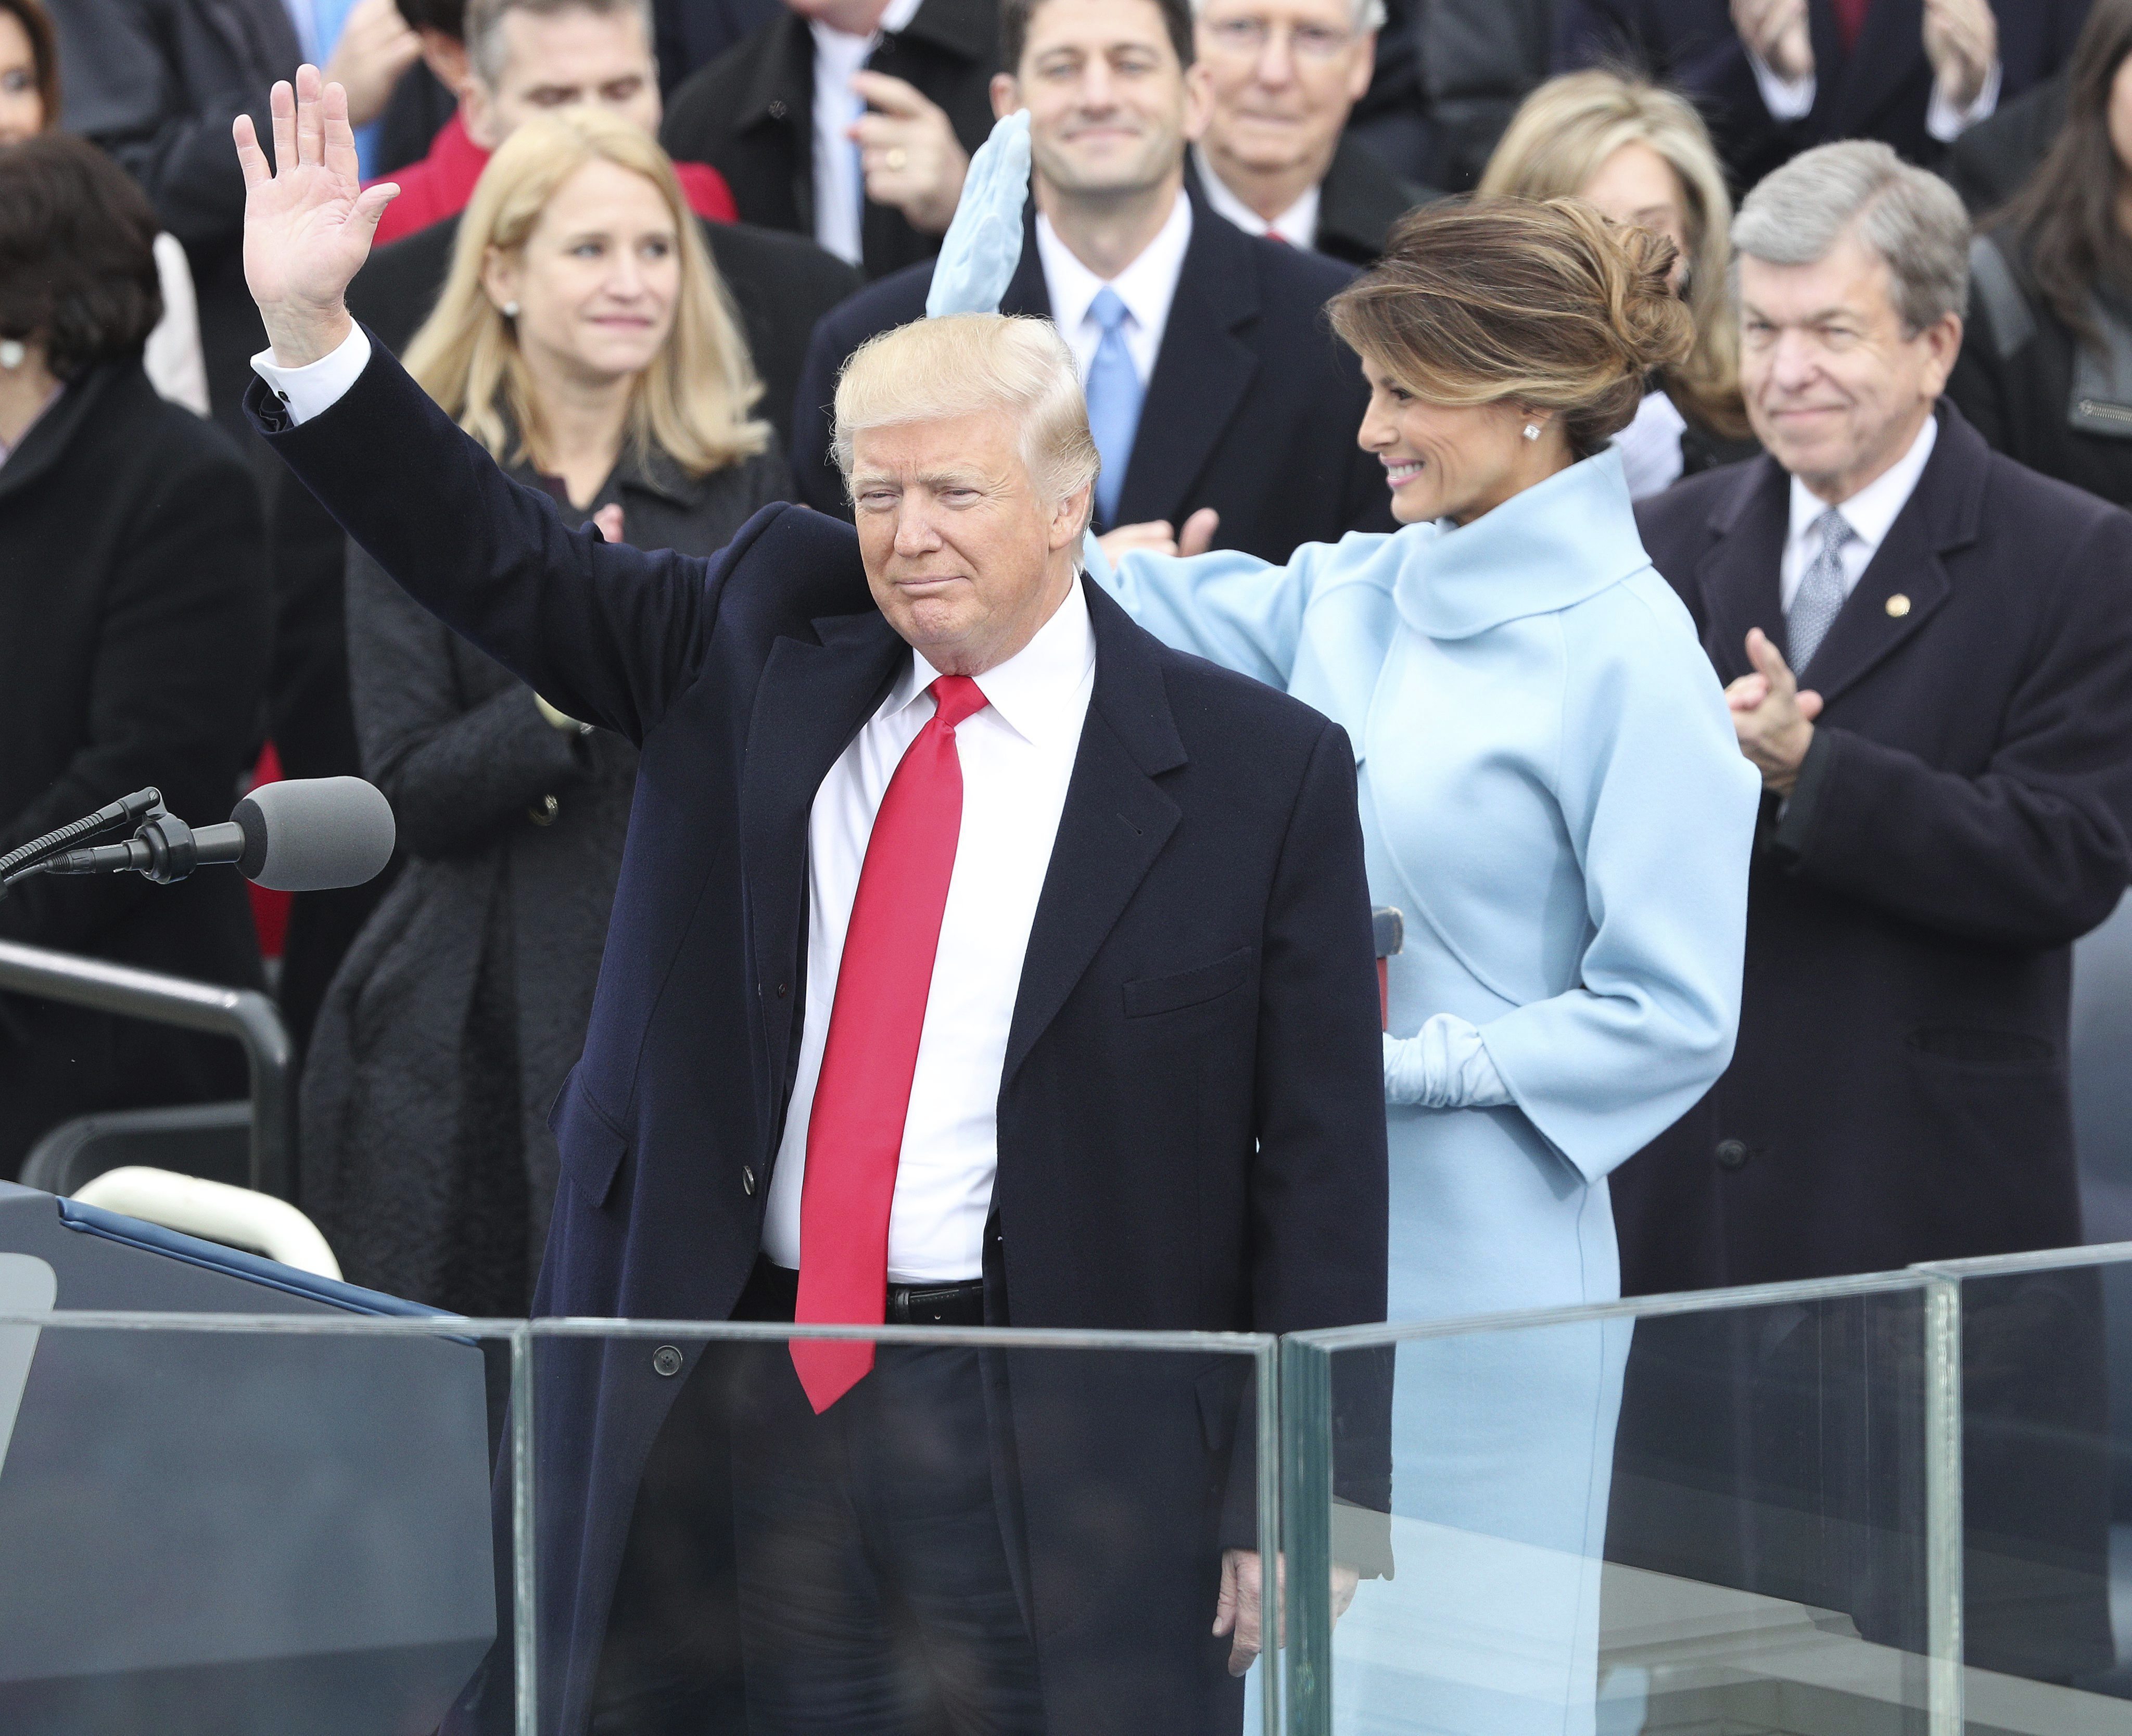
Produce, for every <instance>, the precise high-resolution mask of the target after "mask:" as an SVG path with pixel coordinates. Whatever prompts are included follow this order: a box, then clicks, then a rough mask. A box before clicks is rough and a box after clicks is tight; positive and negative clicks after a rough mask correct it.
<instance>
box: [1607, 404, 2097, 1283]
mask: <svg viewBox="0 0 2132 1736" xmlns="http://www.w3.org/2000/svg"><path fill="white" fill-rule="evenodd" d="M1939 415H1940V418H1941V421H1940V431H1939V438H1938V444H1937V445H1935V447H1934V449H1933V454H1932V457H1931V459H1930V460H1929V462H1928V464H1926V466H1925V469H1924V474H1923V476H1922V477H1921V478H1919V481H1918V487H1917V489H1916V492H1915V493H1914V494H1913V495H1912V496H1911V498H1910V500H1909V504H1908V505H1907V506H1905V507H1904V509H1903V511H1902V512H1901V513H1900V515H1899V516H1898V517H1897V518H1896V520H1895V522H1894V526H1893V527H1892V528H1891V529H1890V531H1889V533H1888V536H1887V539H1886V541H1884V542H1883V543H1882V544H1881V545H1880V549H1879V551H1878V552H1877V553H1876V554H1875V556H1874V558H1873V561H1872V564H1871V565H1870V566H1868V567H1867V568H1866V572H1865V574H1864V575H1863V576H1862V577H1861V579H1860V580H1859V583H1858V588H1857V589H1856V592H1854V593H1853V594H1852V596H1851V600H1850V602H1849V603H1848V604H1846V605H1845V607H1844V610H1843V613H1841V615H1839V616H1838V617H1837V621H1836V624H1835V626H1834V627H1833V628H1831V629H1830V632H1829V634H1828V637H1827V640H1826V641H1824V642H1823V643H1822V647H1821V649H1820V650H1819V651H1818V652H1817V653H1816V654H1815V656H1814V659H1813V662H1812V663H1811V664H1810V665H1809V666H1808V667H1807V668H1806V670H1804V671H1803V672H1802V674H1801V676H1800V679H1801V682H1802V685H1804V686H1807V687H1809V688H1812V689H1813V690H1817V691H1818V692H1819V693H1820V694H1821V695H1822V698H1823V699H1824V700H1826V701H1827V710H1826V711H1825V712H1824V713H1823V714H1822V719H1821V721H1820V723H1819V724H1817V726H1816V733H1815V739H1814V745H1813V749H1812V751H1811V752H1810V753H1809V754H1808V759H1807V762H1806V764H1805V766H1804V767H1803V769H1802V772H1801V773H1800V777H1799V780H1798V786H1797V788H1796V790H1795V791H1794V792H1793V796H1792V797H1791V800H1790V801H1789V805H1786V806H1785V808H1784V811H1783V815H1782V818H1781V819H1779V818H1778V817H1777V815H1776V805H1775V803H1774V802H1773V801H1771V802H1767V803H1765V810H1764V820H1763V827H1762V832H1761V835H1760V839H1759V841H1758V844H1757V848H1756V850H1755V860H1754V867H1753V870H1752V874H1753V878H1752V879H1751V881H1750V888H1749V894H1748V903H1747V954H1746V973H1745V984H1744V988H1743V993H1742V1002H1741V1017H1740V1040H1739V1046H1738V1048H1737V1050H1736V1052H1735V1054H1734V1056H1733V1060H1732V1065H1731V1068H1730V1069H1728V1070H1726V1074H1725V1075H1724V1077H1723V1078H1721V1080H1719V1081H1718V1082H1717V1085H1716V1086H1715V1087H1713V1088H1712V1090H1711V1092H1710V1094H1709V1095H1708V1096H1707V1098H1706V1099H1704V1100H1703V1102H1702V1104H1699V1105H1698V1106H1697V1108H1695V1109H1693V1110H1692V1111H1691V1112H1690V1113H1688V1116H1687V1117H1686V1118H1684V1119H1683V1120H1682V1121H1681V1122H1680V1123H1678V1125H1677V1126H1676V1127H1674V1128H1673V1129H1672V1130H1671V1131H1670V1132H1668V1133H1667V1134H1665V1135H1664V1137H1661V1138H1660V1139H1659V1140H1658V1141H1657V1142H1654V1144H1653V1145H1652V1146H1651V1147H1649V1149H1648V1150H1647V1151H1645V1152H1643V1153H1641V1154H1640V1155H1639V1156H1637V1157H1635V1158H1632V1159H1631V1160H1630V1161H1629V1162H1628V1163H1627V1164H1626V1165H1625V1166H1623V1167H1622V1169H1621V1171H1619V1172H1618V1173H1617V1174H1616V1176H1615V1180H1614V1209H1615V1215H1616V1220H1617V1222H1618V1223H1619V1224H1620V1226H1621V1277H1622V1285H1623V1288H1624V1289H1625V1290H1626V1291H1630V1293H1632V1294H1633V1293H1648V1292H1651V1291H1673V1290H1696V1289H1706V1288H1711V1287H1714V1286H1721V1285H1728V1284H1753V1283H1761V1282H1769V1281H1774V1280H1777V1279H1784V1278H1806V1277H1822V1276H1824V1275H1827V1274H1829V1273H1834V1272H1878V1271H1882V1270H1885V1269H1888V1268H1891V1267H1902V1266H1907V1265H1909V1264H1910V1263H1911V1262H1914V1261H1919V1260H1945V1259H1956V1258H1962V1257H1965V1256H1967V1255H1971V1254H1992V1253H2010V1252H2013V1251H2014V1250H2017V1249H2023V1248H2061V1247H2065V1246H2068V1245H2070V1244H2072V1243H2077V1242H2078V1241H2079V1240H2080V1238H2081V1227H2080V1202H2079V1192H2078V1188H2077V1185H2076V1177H2075V1172H2074V1162H2073V1144H2072V1107H2071V1104H2070V1101H2069V1099H2068V1096H2067V1085H2066V1027H2067V1016H2068V984H2069V982H2070V970H2071V956H2072V954H2071V949H2072V942H2073V941H2074V940H2076V939H2077V938H2078V937H2079V936H2080V935H2083V934H2085V933H2086V932H2087V931H2088V930H2090V929H2091V928H2093V927H2094V926H2096V924H2097V923H2099V922H2101V921H2102V919H2103V918H2104V917H2106V916H2108V915H2109V914H2110V911H2112V910H2113V909H2114V908H2115V906H2116V904H2117V901H2118V898H2119V897H2120V894H2121V893H2122V892H2124V890H2125V883H2126V880H2127V878H2128V874H2132V847H2128V844H2127V839H2126V834H2127V830H2128V826H2132V514H2127V513H2126V512H2124V511H2122V510H2121V509H2120V508H2117V507H2111V506H2109V505H2107V504H2106V503H2103V502H2101V501H2100V500H2097V499H2096V498H2094V497H2093V496H2091V495H2088V494H2084V493H2081V492H2080V491H2079V490H2078V489H2076V488H2068V487H2067V486H2066V485H2065V484H2063V483H2058V482H2054V481H2052V480H2050V479H2049V478H2045V477H2042V476H2038V475H2037V474H2035V473H2034V471H2031V470H2028V469H2024V468H2023V467H2022V466H2021V465H2019V464H2015V463H2014V462H2013V461H2012V460H2010V459H2006V458H2004V457H2002V456H2000V454H1997V453H1995V452H1993V451H1992V450H1990V448H1989V447H1988V446H1986V445H1985V443H1984V441H1983V440H1982V439H1981V437H1979V435H1977V433H1976V430H1974V429H1973V428H1971V426H1969V425H1968V424H1967V423H1966V421H1963V420H1962V416H1961V415H1960V414H1959V412H1957V411H1954V410H1953V409H1952V407H1951V406H1942V409H1941V410H1940V411H1939ZM1789 488H1790V479H1789V477H1787V476H1786V474H1784V471H1783V469H1780V468H1779V465H1778V464H1776V462H1775V460H1774V459H1769V458H1767V457H1765V458H1760V459H1755V460H1754V461H1753V462H1752V463H1750V464H1741V465H1736V466H1732V467H1731V468H1729V469H1722V470H1716V471H1712V472H1711V473H1710V474H1707V476H1702V477H1697V478H1694V479H1693V481H1690V482H1688V483H1683V484H1681V485H1680V486H1679V487H1678V488H1674V489H1673V490H1671V491H1670V492H1669V493H1665V494H1662V495H1660V496H1659V497H1657V498H1654V499H1652V500H1649V501H1646V502H1645V503H1643V504H1642V505H1641V506H1640V507H1638V509H1637V518H1638V521H1639V522H1640V524H1641V526H1642V528H1643V533H1644V545H1645V547H1646V548H1648V549H1649V551H1650V555H1651V560H1652V561H1653V563H1654V565H1656V566H1657V567H1658V569H1659V571H1660V572H1661V573H1663V574H1664V575H1665V576H1666V577H1667V579H1669V580H1670V581H1671V582H1672V583H1673V585H1674V587H1675V588H1676V589H1678V590H1679V592H1680V594H1681V595H1682V597H1683V599H1685V600H1686V602H1687V604H1688V607H1689V608H1690V609H1691V610H1692V611H1693V613H1694V616H1695V618H1696V620H1697V623H1698V624H1699V625H1700V627H1701V628H1702V635H1703V644H1704V646H1705V648H1706V649H1707V651H1708V652H1709V653H1710V656H1711V660H1712V661H1713V662H1714V663H1715V664H1716V665H1717V672H1718V675H1719V676H1720V677H1721V678H1722V679H1723V680H1727V681H1729V680H1732V679H1733V678H1734V677H1736V676H1741V675H1744V674H1745V673H1747V672H1748V669H1749V665H1748V663H1747V660H1746V651H1745V638H1746V636H1747V630H1748V629H1749V628H1752V627H1760V628H1762V629H1763V630H1764V631H1765V632H1768V633H1769V635H1770V636H1771V637H1773V638H1774V640H1775V641H1776V642H1777V643H1778V644H1779V645H1782V644H1783V643H1784V616H1783V613H1782V610H1781V608H1780V607H1779V600H1778V577H1777V573H1778V560H1779V553H1780V551H1781V547H1782V544H1783V541H1784V536H1785V533H1786V529H1787V527H1788V523H1789Z"/></svg>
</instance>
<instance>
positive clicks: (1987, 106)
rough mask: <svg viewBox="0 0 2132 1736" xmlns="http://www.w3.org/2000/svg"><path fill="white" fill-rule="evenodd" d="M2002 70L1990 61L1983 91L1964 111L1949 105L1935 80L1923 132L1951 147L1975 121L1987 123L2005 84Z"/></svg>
mask: <svg viewBox="0 0 2132 1736" xmlns="http://www.w3.org/2000/svg"><path fill="white" fill-rule="evenodd" d="M2003 83H2005V68H2004V67H2003V66H2001V65H2000V64H1999V62H1998V61H1996V60H1994V61H1993V62H1992V63H1991V70H1990V71H1989V72H1987V73H1986V74H1985V75H1984V88H1983V89H1981V90H1980V91H1978V92H1977V93H1976V101H1975V102H1973V103H1971V104H1970V105H1969V106H1968V107H1967V108H1956V107H1955V106H1954V104H1953V103H1950V102H1949V101H1948V100H1947V98H1946V96H1945V95H1944V94H1942V92H1941V90H1940V88H1939V81H1938V79H1934V80H1933V94H1932V102H1931V104H1930V105H1929V106H1928V108H1926V110H1925V131H1926V132H1929V133H1930V134H1931V135H1932V136H1933V137H1934V138H1936V139H1938V141H1939V142H1940V143H1942V145H1951V144H1952V143H1953V142H1955V141H1956V140H1957V139H1958V138H1960V137H1962V134H1963V133H1965V132H1968V131H1969V129H1970V128H1971V127H1974V126H1975V125H1976V123H1978V122H1979V121H1988V120H1990V118H1991V116H1992V113H1993V111H1994V110H1995V109H1996V108H1998V106H1999V88H2000V85H2001V84H2003Z"/></svg>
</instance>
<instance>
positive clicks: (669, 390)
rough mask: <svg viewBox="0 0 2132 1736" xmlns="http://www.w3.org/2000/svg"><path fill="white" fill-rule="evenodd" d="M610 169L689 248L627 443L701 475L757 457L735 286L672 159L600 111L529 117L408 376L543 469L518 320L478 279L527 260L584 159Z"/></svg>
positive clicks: (467, 422) (411, 352)
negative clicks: (552, 204)
mask: <svg viewBox="0 0 2132 1736" xmlns="http://www.w3.org/2000/svg"><path fill="white" fill-rule="evenodd" d="M593 162H609V163H612V164H614V165H615V166H617V168H622V169H627V170H628V171H631V173H632V174H636V175H641V176H643V177H644V178H645V180H647V181H649V182H651V185H653V186H654V187H655V188H656V189H658V190H659V194H660V198H662V199H663V200H665V204H666V209H667V210H668V211H669V212H670V214H672V216H673V219H674V227H675V235H676V239H677V241H678V243H679V247H680V262H681V277H680V292H679V296H678V297H677V298H676V302H675V310H674V328H673V330H672V331H671V332H670V334H668V336H667V339H666V343H665V348H664V349H662V350H661V351H660V354H659V356H658V358H656V359H655V361H654V362H653V363H651V365H650V366H649V367H647V368H645V369H644V371H643V372H642V373H640V374H639V375H638V376H637V377H636V382H635V383H634V385H633V386H632V387H631V391H630V398H629V421H628V438H629V440H630V442H631V447H632V449H633V450H634V451H635V452H636V456H637V457H638V459H640V461H641V460H642V459H647V458H649V457H650V456H651V454H652V453H653V452H660V453H663V454H665V456H666V457H668V458H669V459H672V460H673V461H674V462H675V464H679V466H680V467H681V468H682V469H684V470H685V471H687V472H689V474H691V475H697V476H700V475H702V474H704V473H705V472H707V471H711V470H717V469H723V468H724V467H725V466H726V465H727V464H734V463H737V462H738V461H739V460H740V459H744V458H750V457H752V456H753V455H754V454H756V453H758V452H761V450H763V449H764V448H765V447H766V445H768V444H769V440H770V429H769V426H768V425H767V424H766V423H764V422H761V421H756V420H754V419H753V418H752V417H751V416H750V414H749V412H750V411H751V410H752V409H753V408H754V406H755V402H756V400H757V399H758V398H760V397H761V396H762V382H761V381H760V380H758V379H757V378H756V373H755V365H754V363H752V362H751V360H750V359H749V357H748V353H747V344H746V342H745V341H744V340H743V339H742V337H741V334H740V324H739V321H738V320H737V319H736V318H735V316H734V314H733V311H732V304H731V302H730V301H729V300H728V299H727V293H726V286H725V284H724V282H723V280H721V279H720V277H719V276H718V267H715V266H714V265H713V264H712V263H711V256H710V251H709V249H708V248H706V247H705V246H704V244H703V235H702V233H701V232H700V231H699V228H698V227H697V224H696V219H695V218H694V215H693V214H691V212H690V211H689V205H688V201H687V200H686V199H685V198H684V196H683V195H682V192H681V184H680V182H679V180H676V179H675V175H674V166H673V164H672V163H671V162H670V161H669V160H668V159H667V156H666V153H665V151H661V150H660V148H659V147H658V145H657V144H656V143H655V142H653V141H652V140H651V138H649V137H646V135H645V134H644V133H643V132H640V131H639V130H638V129H637V128H636V127H632V126H631V125H630V124H629V123H627V122H626V121H623V120H621V119H618V118H616V117H615V116H613V115H611V114H607V113H604V112H603V111H602V110H599V109H597V108H572V109H569V110H566V111H564V113H559V114H554V115H545V116H543V117H541V118H540V119H538V120H534V121H529V122H527V123H526V124H525V125H524V126H522V127H520V128H519V129H518V130H517V131H516V132H513V133H512V134H511V137H509V138H507V139H506V140H505V141H504V142H503V144H502V147H501V148H500V149H499V150H498V151H497V153H496V155H495V156H492V157H491V158H490V159H489V161H488V166H487V168H485V169H484V170H483V171H482V176H481V180H480V181H479V182H478V184H477V185H476V186H475V188H474V190H473V200H471V201H470V202H469V203H468V205H467V209H466V215H465V216H464V217H463V219H460V222H459V238H458V241H457V242H456V243H455V244H454V248H453V251H452V268H451V272H450V275H449V276H448V277H446V278H445V280H444V292H443V293H442V294H441V295H440V296H439V297H438V298H437V307H436V311H435V313H433V314H431V315H430V317H429V318H428V319H427V320H425V321H424V322H423V325H422V329H420V331H419V332H417V333H416V334H415V338H414V341H413V342H412V343H411V344H409V345H408V346H407V357H406V362H407V371H408V373H411V374H412V375H414V377H415V381H416V382H417V383H418V384H419V385H420V387H422V389H423V390H424V391H425V392H428V393H429V394H430V397H433V398H435V400H436V401H437V402H438V403H439V404H441V405H442V406H444V411H445V413H446V414H447V415H449V416H451V417H452V418H453V419H454V421H457V422H458V423H459V426H461V427H462V428H463V429H465V430H466V431H467V432H468V434H470V435H473V437H474V438H475V439H476V440H479V441H480V442H481V443H482V445H484V446H486V447H487V449H488V450H489V452H490V454H491V455H492V456H493V457H494V458H496V459H497V460H498V461H499V462H501V463H505V464H510V463H515V462H516V461H518V460H519V459H526V460H528V461H530V462H531V463H533V464H540V463H541V462H542V461H543V459H544V457H545V440H546V430H545V426H544V424H543V422H542V419H541V416H540V405H539V402H537V400H536V399H535V397H534V394H533V383H532V377H531V374H530V373H528V372H527V370H526V358H525V357H524V355H523V354H522V353H521V351H520V349H519V347H518V337H517V333H516V329H515V328H514V326H513V325H512V323H511V321H510V320H507V319H506V318H505V317H504V315H503V313H502V310H501V309H499V308H498V307H497V305H496V304H495V303H494V302H492V301H490V300H489V297H488V293H487V290H485V289H484V288H483V285H482V272H483V267H484V266H485V265H486V263H487V257H488V255H489V253H490V252H491V251H492V250H493V251H495V252H498V253H502V254H504V255H507V256H511V255H516V254H521V253H522V252H524V250H525V248H526V243H527V241H528V240H530V239H531V237H532V235H533V233H534V231H535V229H536V228H539V227H540V218H541V214H542V213H543V212H544V211H545V210H546V209H547V207H548V202H549V201H550V200H552V199H553V198H554V197H555V194H556V192H557V191H558V190H559V189H560V188H561V187H562V185H563V184H564V182H566V181H567V180H569V178H570V177H571V176H574V175H575V174H576V173H577V172H578V171H579V170H580V169H582V168H583V167H584V166H586V165H587V164H588V163H593Z"/></svg>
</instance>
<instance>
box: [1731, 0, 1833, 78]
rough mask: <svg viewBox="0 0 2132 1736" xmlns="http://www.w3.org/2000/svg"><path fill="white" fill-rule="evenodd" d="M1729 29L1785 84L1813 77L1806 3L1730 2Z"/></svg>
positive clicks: (1788, 0)
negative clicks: (1737, 34) (1730, 23)
mask: <svg viewBox="0 0 2132 1736" xmlns="http://www.w3.org/2000/svg"><path fill="white" fill-rule="evenodd" d="M1732 27H1733V28H1734V29H1735V30H1736V31H1739V32H1740V40H1741V41H1742V42H1745V44H1746V45H1747V46H1748V47H1749V48H1750V49H1751V50H1753V51H1754V52H1755V55H1756V56H1757V57H1758V58H1759V59H1760V60H1761V62H1762V64H1763V65H1765V66H1766V67H1768V68H1769V70H1770V71H1771V72H1773V73H1774V74H1775V75H1777V76H1778V77H1779V78H1780V79H1783V80H1784V82H1785V83H1786V84H1798V82H1799V81H1800V80H1801V79H1810V78H1812V77H1813V34H1812V32H1811V30H1810V28H1809V26H1808V20H1807V10H1806V0H1732Z"/></svg>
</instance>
